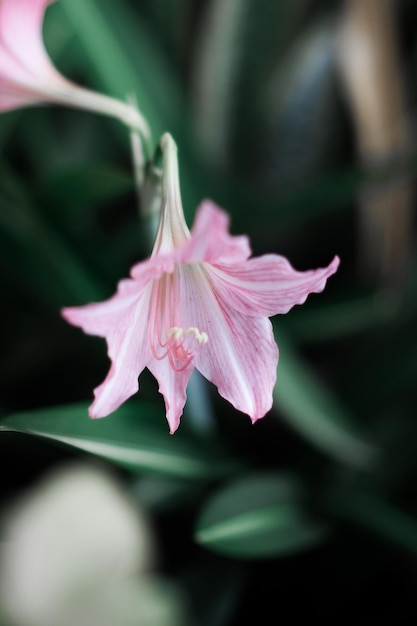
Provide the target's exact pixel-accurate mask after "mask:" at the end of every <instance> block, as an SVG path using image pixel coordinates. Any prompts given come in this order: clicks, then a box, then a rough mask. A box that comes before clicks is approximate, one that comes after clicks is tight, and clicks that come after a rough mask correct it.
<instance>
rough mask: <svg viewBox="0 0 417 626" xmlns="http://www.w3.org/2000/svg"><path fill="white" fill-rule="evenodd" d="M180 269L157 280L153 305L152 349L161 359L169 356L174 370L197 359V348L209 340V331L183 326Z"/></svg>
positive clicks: (153, 294) (151, 310)
mask: <svg viewBox="0 0 417 626" xmlns="http://www.w3.org/2000/svg"><path fill="white" fill-rule="evenodd" d="M178 279H179V276H178V272H176V271H174V272H173V273H172V274H164V275H163V276H162V277H161V278H160V279H159V280H157V281H155V283H154V285H153V291H152V295H151V306H150V329H149V330H150V334H151V337H150V344H151V346H150V347H151V351H152V354H153V356H154V358H155V359H157V360H158V361H160V360H162V359H165V358H167V359H168V361H169V363H170V365H171V367H172V369H173V370H174V371H176V372H181V371H183V370H184V369H185V368H186V367H188V366H189V365H190V363H191V362H192V361H193V359H194V358H195V356H196V354H197V352H198V350H199V349H200V347H201V346H202V345H203V344H206V343H207V342H208V339H209V338H208V334H207V333H206V332H204V331H200V329H199V328H197V327H196V326H189V327H188V328H183V327H182V326H179V325H178V322H179V321H180V315H179V308H178V305H177V297H178V292H179V285H178Z"/></svg>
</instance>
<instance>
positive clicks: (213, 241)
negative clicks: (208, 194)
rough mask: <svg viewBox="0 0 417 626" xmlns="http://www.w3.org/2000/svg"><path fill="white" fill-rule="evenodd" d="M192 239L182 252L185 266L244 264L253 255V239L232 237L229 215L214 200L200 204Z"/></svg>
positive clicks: (244, 236)
mask: <svg viewBox="0 0 417 626" xmlns="http://www.w3.org/2000/svg"><path fill="white" fill-rule="evenodd" d="M191 237H192V239H191V240H190V241H189V242H187V244H185V245H184V247H183V249H182V254H181V261H182V262H183V263H200V262H203V261H205V262H207V263H217V262H218V263H221V262H222V261H224V262H228V263H240V262H242V261H246V259H248V258H249V256H250V255H251V248H250V243H249V238H248V237H246V235H238V236H236V235H231V234H230V233H229V216H228V215H227V213H225V211H222V209H220V208H219V207H218V206H217V205H216V204H215V203H214V202H212V201H211V200H204V201H203V202H202V203H201V204H200V205H199V207H198V209H197V213H196V217H195V220H194V224H193V228H192V230H191Z"/></svg>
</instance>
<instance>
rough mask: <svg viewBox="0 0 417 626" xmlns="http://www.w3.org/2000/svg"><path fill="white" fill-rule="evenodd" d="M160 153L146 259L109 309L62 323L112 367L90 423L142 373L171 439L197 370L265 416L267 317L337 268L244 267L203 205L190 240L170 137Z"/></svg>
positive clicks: (70, 312) (212, 211) (244, 257)
mask: <svg viewBox="0 0 417 626" xmlns="http://www.w3.org/2000/svg"><path fill="white" fill-rule="evenodd" d="M161 147H162V149H163V152H164V180H163V194H162V208H161V215H160V221H159V227H158V232H157V235H156V240H155V244H154V248H153V252H152V255H151V258H150V259H148V260H146V261H143V262H141V263H138V264H137V265H135V266H134V267H133V268H132V270H131V273H130V278H128V279H126V280H122V281H121V282H120V283H119V285H118V288H117V292H116V294H115V295H114V296H113V297H111V298H110V299H109V300H106V301H105V302H101V303H98V304H89V305H87V306H82V307H76V308H66V309H64V310H63V316H64V317H65V319H66V320H67V321H68V322H70V323H71V324H74V325H75V326H79V327H81V328H82V329H83V330H84V331H85V332H86V333H88V334H91V335H98V336H100V337H105V338H106V340H107V345H108V353H109V357H110V359H111V361H112V365H111V368H110V371H109V373H108V375H107V377H106V379H105V381H104V382H103V383H102V384H101V385H100V386H99V387H97V388H96V389H95V392H94V393H95V400H94V402H93V404H92V405H91V407H90V416H91V417H104V416H106V415H108V414H109V413H111V412H112V411H114V410H115V409H117V408H118V407H119V406H120V405H121V404H122V403H123V402H124V401H125V400H126V399H127V398H129V397H130V396H132V395H133V394H134V393H136V391H137V390H138V375H139V374H140V373H141V372H142V370H143V369H144V368H145V367H147V368H148V369H149V370H150V371H151V372H152V374H153V375H154V376H155V378H156V379H157V380H158V383H159V391H160V392H161V393H162V395H163V396H164V399H165V405H166V415H167V420H168V423H169V427H170V432H171V433H174V432H175V430H176V429H177V428H178V426H179V422H180V417H181V414H182V411H183V408H184V404H185V401H186V387H187V383H188V380H189V378H190V376H191V373H192V372H193V370H194V368H197V369H198V370H199V371H200V372H201V373H202V374H203V376H205V377H206V378H207V379H208V380H209V381H211V382H212V383H214V384H215V385H216V386H217V388H218V391H219V393H220V395H221V396H223V397H224V398H225V399H226V400H228V401H229V402H231V404H232V405H233V406H234V407H235V408H236V409H238V410H240V411H242V412H244V413H247V414H248V415H249V416H250V418H251V420H252V421H253V422H255V421H256V420H257V419H259V418H260V417H263V416H264V415H265V413H267V411H268V410H269V409H270V408H271V406H272V390H273V387H274V385H275V381H276V369H277V364H278V348H277V345H276V343H275V341H274V337H273V333H272V325H271V322H270V320H269V319H268V317H270V316H272V315H275V314H277V313H287V312H288V311H289V310H290V309H291V307H293V306H294V305H295V304H302V303H303V302H304V301H305V300H306V298H307V296H308V295H309V294H310V293H313V292H314V293H318V292H320V291H322V290H323V289H324V287H325V284H326V280H327V278H328V277H329V276H331V275H332V274H334V272H335V271H336V270H337V267H338V265H339V259H338V258H337V257H335V258H334V259H333V261H332V262H331V263H330V265H329V266H328V267H326V268H323V269H317V270H310V271H306V272H298V271H296V270H294V269H293V268H292V267H291V265H290V264H289V262H288V261H287V260H286V259H285V258H284V257H282V256H278V255H276V254H267V255H264V256H261V257H258V258H250V254H251V250H250V245H249V241H248V238H247V237H245V236H233V235H230V234H229V231H228V217H227V215H226V213H224V212H223V211H222V210H221V209H219V208H218V207H217V206H216V205H215V204H214V203H213V202H210V201H208V200H206V201H204V202H203V203H202V204H201V205H200V207H199V208H198V210H197V215H196V218H195V221H194V225H193V228H192V231H191V233H190V231H189V230H188V228H187V225H186V223H185V220H184V214H183V210H182V206H181V199H180V194H179V184H178V164H177V159H176V149H175V144H174V143H173V141H172V139H171V138H170V136H169V135H164V137H163V138H162V140H161Z"/></svg>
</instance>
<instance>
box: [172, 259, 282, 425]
mask: <svg viewBox="0 0 417 626" xmlns="http://www.w3.org/2000/svg"><path fill="white" fill-rule="evenodd" d="M207 268H208V266H202V265H200V266H194V267H192V266H189V267H184V268H182V277H181V281H180V283H181V302H180V304H181V307H182V309H181V316H180V318H181V320H184V321H183V322H182V324H183V325H184V326H185V327H187V326H188V327H189V326H196V327H197V328H198V329H199V330H200V331H202V332H205V333H207V335H208V341H207V343H206V344H204V345H203V346H202V347H201V349H200V350H199V351H198V352H197V354H196V357H195V361H194V362H195V366H196V367H197V369H198V370H199V371H200V372H201V373H202V374H203V375H204V376H205V377H206V378H207V379H208V380H210V381H211V382H212V383H214V384H215V385H216V386H217V388H218V391H219V393H220V395H221V396H223V398H225V399H226V400H228V401H229V402H231V404H233V406H234V407H235V408H236V409H238V410H239V411H242V412H243V413H247V414H248V415H249V416H250V418H251V419H252V421H255V420H257V419H259V418H260V417H263V416H264V415H265V413H267V412H268V411H269V409H270V408H271V406H272V390H273V388H274V384H275V380H276V369H277V363H278V349H277V346H276V343H275V341H274V337H273V333H272V325H271V322H270V321H269V320H268V319H266V318H259V319H255V318H250V319H248V318H247V317H245V316H244V315H242V314H241V313H240V312H237V311H236V310H235V309H233V308H232V307H230V306H229V304H228V303H227V301H222V300H221V299H219V298H218V297H216V295H215V293H214V292H213V290H212V287H211V285H210V281H209V278H208V271H207Z"/></svg>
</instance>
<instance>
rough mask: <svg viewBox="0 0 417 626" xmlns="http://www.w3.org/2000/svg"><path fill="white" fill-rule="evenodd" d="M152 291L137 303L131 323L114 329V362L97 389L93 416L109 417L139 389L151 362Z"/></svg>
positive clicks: (109, 342)
mask: <svg viewBox="0 0 417 626" xmlns="http://www.w3.org/2000/svg"><path fill="white" fill-rule="evenodd" d="M149 301H150V289H146V290H145V291H144V292H143V293H142V295H141V297H140V298H139V299H138V300H137V301H136V304H135V307H134V311H133V312H132V311H131V312H130V313H131V319H130V320H129V324H128V325H127V326H124V327H123V328H121V329H120V328H118V327H117V326H116V327H114V329H113V332H111V334H108V335H107V337H106V340H107V346H108V354H109V357H110V359H111V361H112V365H111V368H110V371H109V373H108V374H107V376H106V378H105V380H104V382H103V383H102V384H101V385H99V386H98V387H97V388H96V389H95V390H94V396H95V400H94V402H93V404H92V405H91V407H90V409H89V414H90V417H105V416H106V415H109V413H112V412H113V411H115V410H116V409H117V408H119V406H120V405H121V404H123V402H125V401H126V400H127V399H128V398H130V396H132V395H133V394H135V393H136V392H137V391H138V389H139V382H138V377H139V374H140V373H141V372H142V370H143V369H144V368H145V367H146V365H147V363H148V362H149V360H150V355H151V352H150V346H149V331H148V314H149Z"/></svg>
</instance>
